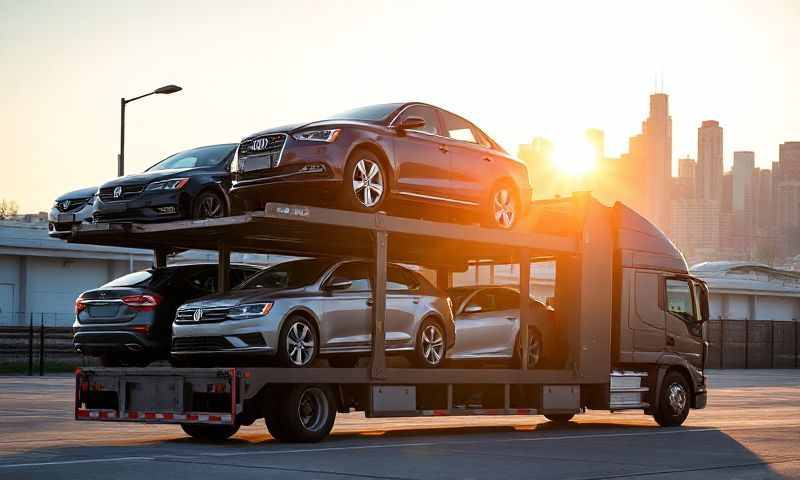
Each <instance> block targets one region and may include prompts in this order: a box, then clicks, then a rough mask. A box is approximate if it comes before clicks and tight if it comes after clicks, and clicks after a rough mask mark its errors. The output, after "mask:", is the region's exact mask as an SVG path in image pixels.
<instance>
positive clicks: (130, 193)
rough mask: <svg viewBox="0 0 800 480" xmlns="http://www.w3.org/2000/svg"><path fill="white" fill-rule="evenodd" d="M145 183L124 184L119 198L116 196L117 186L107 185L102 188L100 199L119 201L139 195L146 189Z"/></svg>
mask: <svg viewBox="0 0 800 480" xmlns="http://www.w3.org/2000/svg"><path fill="white" fill-rule="evenodd" d="M144 187H145V185H144V184H140V185H123V186H122V195H120V196H119V197H117V198H114V189H115V188H116V186H113V187H105V188H101V189H100V199H101V200H103V201H104V202H119V201H122V200H129V199H131V198H133V197H135V196H136V195H139V194H140V193H142V191H144Z"/></svg>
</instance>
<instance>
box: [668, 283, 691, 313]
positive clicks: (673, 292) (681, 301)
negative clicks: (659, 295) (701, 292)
mask: <svg viewBox="0 0 800 480" xmlns="http://www.w3.org/2000/svg"><path fill="white" fill-rule="evenodd" d="M666 286H667V311H669V312H670V313H674V314H675V315H677V316H679V317H681V318H683V319H684V320H686V321H692V322H694V321H696V320H697V311H696V309H695V304H694V297H693V296H692V286H691V284H690V283H689V282H688V281H686V280H678V279H674V278H670V279H667V282H666Z"/></svg>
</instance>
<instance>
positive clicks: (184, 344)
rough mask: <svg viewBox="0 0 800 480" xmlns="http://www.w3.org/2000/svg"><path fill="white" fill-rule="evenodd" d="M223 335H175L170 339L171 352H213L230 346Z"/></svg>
mask: <svg viewBox="0 0 800 480" xmlns="http://www.w3.org/2000/svg"><path fill="white" fill-rule="evenodd" d="M232 347H233V345H231V342H229V341H228V340H226V339H225V337H177V338H173V339H172V351H173V352H213V351H216V350H226V349H229V348H232Z"/></svg>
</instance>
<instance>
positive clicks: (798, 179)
mask: <svg viewBox="0 0 800 480" xmlns="http://www.w3.org/2000/svg"><path fill="white" fill-rule="evenodd" d="M778 154H779V157H778V168H777V169H776V171H773V182H772V184H773V191H774V193H775V197H774V201H775V210H776V214H777V218H776V219H775V224H776V226H777V227H778V232H777V236H778V248H777V251H778V255H779V256H780V257H784V258H785V257H791V256H794V255H797V254H798V253H800V142H786V143H783V144H781V145H780V147H779V149H778Z"/></svg>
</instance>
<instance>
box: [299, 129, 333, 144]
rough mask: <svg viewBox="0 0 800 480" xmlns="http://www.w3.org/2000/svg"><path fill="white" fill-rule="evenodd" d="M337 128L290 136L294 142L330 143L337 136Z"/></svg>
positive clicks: (309, 131)
mask: <svg viewBox="0 0 800 480" xmlns="http://www.w3.org/2000/svg"><path fill="white" fill-rule="evenodd" d="M340 131H341V130H339V129H338V128H334V129H329V130H308V131H306V132H300V133H295V134H292V138H294V139H295V140H309V141H313V142H327V143H330V142H332V141H334V140H336V137H338V136H339V132H340Z"/></svg>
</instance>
